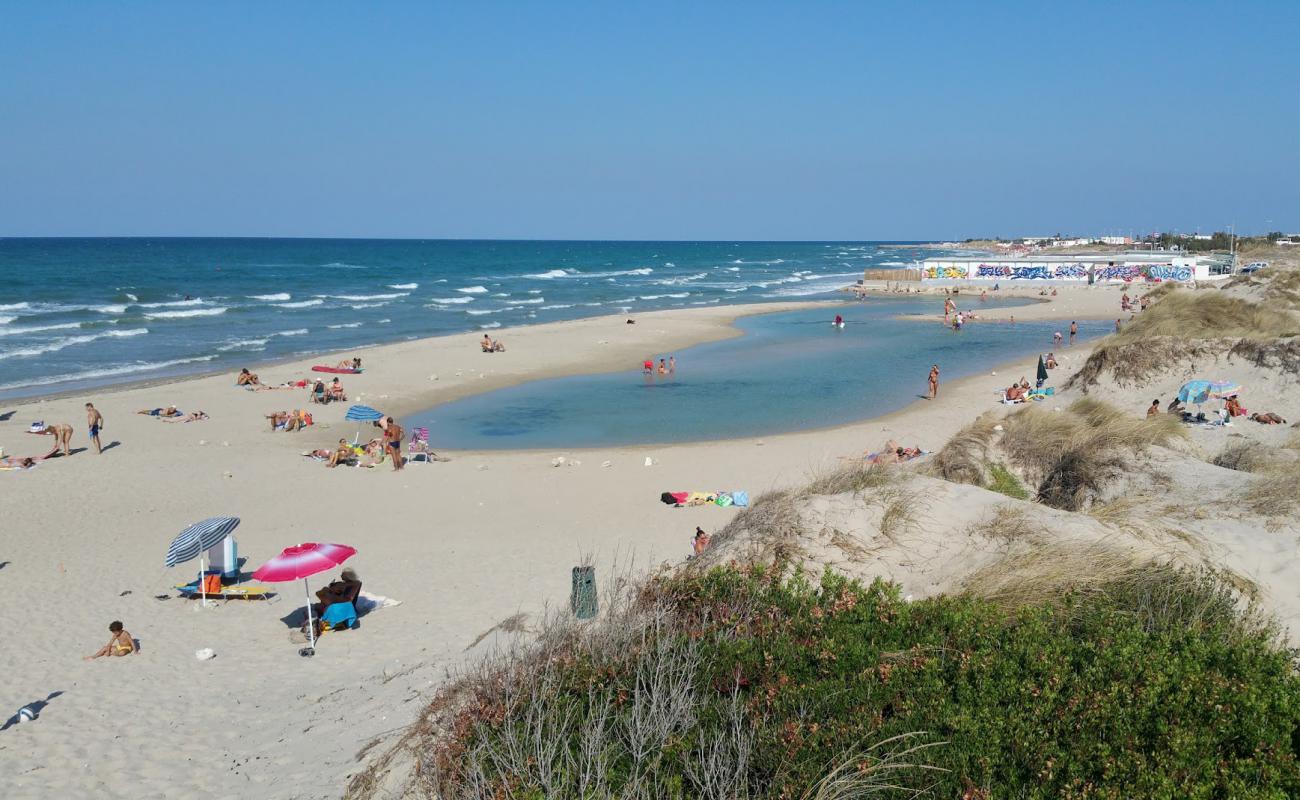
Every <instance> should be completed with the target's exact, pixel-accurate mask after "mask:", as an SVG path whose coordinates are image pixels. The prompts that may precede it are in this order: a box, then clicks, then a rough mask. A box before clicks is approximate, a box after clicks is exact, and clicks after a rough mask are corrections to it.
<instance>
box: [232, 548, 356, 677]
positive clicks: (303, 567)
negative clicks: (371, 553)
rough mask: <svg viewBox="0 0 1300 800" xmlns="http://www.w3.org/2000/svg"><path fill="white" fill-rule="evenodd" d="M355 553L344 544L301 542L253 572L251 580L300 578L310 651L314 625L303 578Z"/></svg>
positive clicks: (312, 642) (283, 580)
mask: <svg viewBox="0 0 1300 800" xmlns="http://www.w3.org/2000/svg"><path fill="white" fill-rule="evenodd" d="M356 554H357V549H356V548H355V547H349V546H348V545H346V544H326V543H317V542H305V543H303V544H299V545H294V546H293V547H286V548H285V549H284V552H283V553H281V554H280V555H278V556H276V557H275V558H273V559H271V560H270V561H268V562H266V563H265V564H263V565H262V566H260V567H258V568H257V571H256V572H254V573H253V579H254V580H259V581H266V582H268V583H284V582H285V581H296V580H298V579H300V578H301V579H302V588H303V590H304V591H305V592H306V593H307V635H308V636H309V637H311V649H312V652H315V650H316V626H315V625H314V624H312V619H311V590H310V589H308V588H307V578H308V577H309V576H312V575H315V574H316V573H318V572H324V571H325V570H328V569H333V568H335V567H337V566H338V565H339V564H342V563H343V562H344V561H347V560H348V559H349V558H351V557H352V556H354V555H356Z"/></svg>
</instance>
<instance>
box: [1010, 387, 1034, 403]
mask: <svg viewBox="0 0 1300 800" xmlns="http://www.w3.org/2000/svg"><path fill="white" fill-rule="evenodd" d="M1027 394H1029V388H1028V387H1025V386H1021V385H1020V384H1018V383H1013V384H1011V385H1010V386H1008V387H1007V390H1006V395H1007V401H1008V402H1015V401H1017V400H1024V399H1025V395H1027Z"/></svg>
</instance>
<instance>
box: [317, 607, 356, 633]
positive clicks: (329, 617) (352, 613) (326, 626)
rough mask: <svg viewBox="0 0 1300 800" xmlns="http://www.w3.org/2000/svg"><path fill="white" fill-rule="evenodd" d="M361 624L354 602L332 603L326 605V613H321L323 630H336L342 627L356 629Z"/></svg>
mask: <svg viewBox="0 0 1300 800" xmlns="http://www.w3.org/2000/svg"><path fill="white" fill-rule="evenodd" d="M360 624H361V622H360V620H358V619H357V607H356V605H355V604H354V603H331V604H330V605H328V606H326V607H325V613H324V614H321V615H320V626H321V630H322V631H336V630H339V629H340V628H347V629H348V630H355V629H356V628H357V627H358V626H359V625H360Z"/></svg>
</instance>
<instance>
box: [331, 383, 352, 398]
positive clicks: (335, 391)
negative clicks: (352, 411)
mask: <svg viewBox="0 0 1300 800" xmlns="http://www.w3.org/2000/svg"><path fill="white" fill-rule="evenodd" d="M329 397H330V399H331V400H347V399H348V396H347V393H346V392H344V391H343V384H341V383H339V379H338V378H335V379H334V382H333V383H331V384H330V385H329Z"/></svg>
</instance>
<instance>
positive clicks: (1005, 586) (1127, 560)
mask: <svg viewBox="0 0 1300 800" xmlns="http://www.w3.org/2000/svg"><path fill="white" fill-rule="evenodd" d="M1146 563H1147V562H1146V560H1145V559H1143V558H1141V557H1139V556H1138V555H1137V554H1135V553H1134V552H1132V551H1130V550H1127V549H1123V548H1119V547H1113V546H1111V545H1108V544H1105V543H1088V544H1082V545H1081V544H1063V543H1056V542H1047V543H1043V542H1039V543H1034V544H1033V545H1032V546H1030V547H1025V548H1017V549H1014V550H1013V551H1011V552H1009V553H1007V554H1006V555H1004V556H1003V557H1002V558H1000V559H998V560H997V561H996V562H994V563H992V564H989V565H988V566H986V567H984V568H982V569H980V570H978V571H976V572H975V573H973V574H972V575H970V577H968V578H967V579H966V582H965V584H964V586H963V587H962V593H963V594H966V595H970V596H973V597H981V598H984V599H986V600H988V601H990V602H992V603H994V604H996V605H999V606H1001V607H1003V608H1006V609H1016V608H1020V607H1022V606H1027V605H1034V604H1039V603H1055V602H1057V601H1059V600H1060V599H1061V598H1062V597H1064V596H1065V595H1066V594H1069V593H1072V592H1073V593H1085V592H1093V591H1097V590H1098V589H1099V588H1100V587H1101V586H1102V585H1103V584H1107V583H1111V582H1114V581H1118V580H1121V579H1124V578H1126V577H1129V576H1132V575H1133V574H1135V573H1136V572H1138V571H1139V570H1141V569H1142V568H1143V567H1144V566H1145V565H1146Z"/></svg>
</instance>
